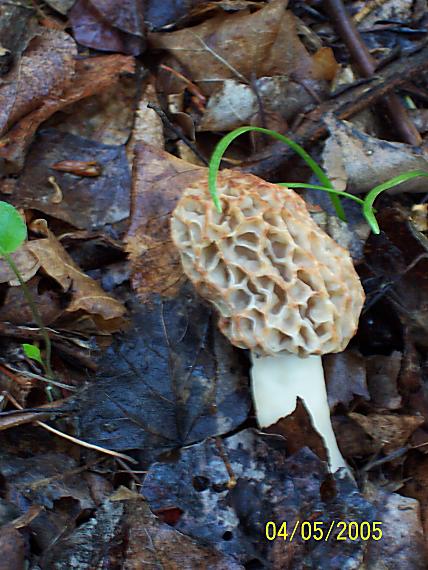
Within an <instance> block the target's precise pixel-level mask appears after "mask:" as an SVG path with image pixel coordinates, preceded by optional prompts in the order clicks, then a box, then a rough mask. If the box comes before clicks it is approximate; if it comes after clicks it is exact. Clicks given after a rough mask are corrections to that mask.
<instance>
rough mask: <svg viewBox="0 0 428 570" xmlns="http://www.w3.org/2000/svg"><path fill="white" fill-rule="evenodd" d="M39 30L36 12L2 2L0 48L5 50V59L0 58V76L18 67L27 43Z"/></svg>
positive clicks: (25, 6)
mask: <svg viewBox="0 0 428 570" xmlns="http://www.w3.org/2000/svg"><path fill="white" fill-rule="evenodd" d="M37 30H40V28H39V26H38V22H37V16H36V11H35V10H31V9H30V8H29V6H28V5H20V4H19V3H18V2H2V3H1V4H0V38H1V44H0V45H1V47H2V48H3V49H4V50H7V55H6V54H3V55H6V57H5V58H3V57H2V58H1V61H2V63H1V64H0V76H5V75H7V73H8V72H9V71H10V70H11V69H12V67H13V66H17V65H19V59H20V57H21V54H22V52H23V51H24V50H25V49H26V47H27V45H28V42H29V41H30V40H31V38H32V37H33V36H34V34H35V33H37Z"/></svg>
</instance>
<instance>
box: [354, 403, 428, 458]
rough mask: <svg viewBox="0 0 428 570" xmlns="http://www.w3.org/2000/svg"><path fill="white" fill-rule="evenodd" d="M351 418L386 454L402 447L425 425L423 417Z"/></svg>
mask: <svg viewBox="0 0 428 570" xmlns="http://www.w3.org/2000/svg"><path fill="white" fill-rule="evenodd" d="M349 417H350V418H352V419H353V420H355V421H356V422H357V423H358V424H359V425H360V426H361V427H362V428H363V429H364V431H365V432H366V433H367V434H368V435H370V437H372V438H373V439H374V440H375V441H376V442H377V443H378V445H379V447H382V449H383V450H384V451H385V453H390V452H391V451H394V450H395V449H398V448H400V447H402V446H403V445H404V444H405V443H406V441H407V440H408V439H409V437H410V436H411V435H412V433H413V432H414V431H415V429H417V428H418V427H419V426H421V425H422V424H423V423H424V421H425V420H424V418H423V417H422V416H409V415H404V414H403V415H395V414H368V415H366V416H365V415H363V414H357V413H356V412H351V413H350V414H349Z"/></svg>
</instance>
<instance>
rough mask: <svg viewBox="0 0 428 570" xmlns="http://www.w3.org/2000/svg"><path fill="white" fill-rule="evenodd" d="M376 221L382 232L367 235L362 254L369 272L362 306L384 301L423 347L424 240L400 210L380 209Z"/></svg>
mask: <svg viewBox="0 0 428 570" xmlns="http://www.w3.org/2000/svg"><path fill="white" fill-rule="evenodd" d="M380 203H381V201H380ZM377 218H378V221H379V224H380V227H381V228H382V233H381V234H380V235H378V236H377V235H374V234H371V235H370V236H369V239H368V240H367V242H366V246H365V251H364V253H365V256H364V263H365V265H366V267H367V269H368V270H369V272H370V273H369V277H368V278H366V280H365V283H366V284H367V285H366V292H367V293H368V294H367V301H366V304H367V306H368V307H370V306H373V307H374V309H376V305H378V304H379V302H380V301H382V298H384V299H385V301H386V302H387V303H388V305H389V307H390V309H389V310H390V313H395V314H396V315H398V316H399V319H400V321H401V324H402V326H405V327H406V328H407V329H408V334H409V335H410V336H411V338H412V341H413V342H416V343H417V344H419V345H421V346H427V344H428V341H427V339H428V336H427V333H428V297H427V292H428V272H427V267H428V239H427V238H426V236H425V235H424V234H422V233H421V232H418V230H416V228H415V227H414V226H413V225H412V223H411V222H410V221H409V218H408V216H407V214H406V212H405V211H403V209H402V208H390V207H381V208H380V209H379V211H378V214H377ZM391 309H392V310H391ZM383 326H384V327H385V323H384V324H383ZM401 334H402V333H401Z"/></svg>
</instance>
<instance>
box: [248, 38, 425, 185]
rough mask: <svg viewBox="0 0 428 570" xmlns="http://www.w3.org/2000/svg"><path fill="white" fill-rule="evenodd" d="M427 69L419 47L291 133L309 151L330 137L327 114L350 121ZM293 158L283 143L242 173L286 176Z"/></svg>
mask: <svg viewBox="0 0 428 570" xmlns="http://www.w3.org/2000/svg"><path fill="white" fill-rule="evenodd" d="M427 68H428V45H427V44H425V45H423V46H419V47H418V48H417V49H416V50H414V52H412V54H411V56H406V57H403V58H401V59H398V60H397V61H394V62H392V63H390V64H388V65H387V66H385V67H384V68H383V69H382V70H381V71H379V72H378V73H377V74H376V76H374V77H372V78H371V79H365V80H359V81H356V82H355V83H354V85H351V86H350V87H349V88H347V89H346V90H345V91H341V92H340V94H337V95H336V96H335V97H334V98H332V99H330V100H328V101H325V102H324V103H322V104H321V105H319V106H318V107H316V108H315V109H314V110H313V111H311V112H310V113H308V114H307V115H306V116H305V119H304V121H303V122H302V123H301V124H300V125H299V127H298V128H297V129H296V130H295V131H294V132H293V133H291V134H290V136H292V137H293V140H295V141H296V142H297V143H299V144H300V145H301V146H303V147H304V148H306V149H307V148H309V147H310V146H311V145H313V144H315V143H316V142H317V141H319V140H320V139H322V138H323V137H325V136H326V135H327V134H328V128H327V126H326V124H325V122H324V121H323V117H324V116H325V115H326V114H327V113H333V114H334V115H335V116H336V117H337V118H338V119H341V120H343V119H349V118H351V117H353V116H354V115H356V114H357V113H359V112H360V111H363V110H364V109H367V108H368V107H370V106H371V105H374V104H375V103H377V102H378V101H379V100H380V99H381V97H383V96H384V95H387V94H388V93H390V92H391V91H392V90H393V89H396V88H397V87H400V86H402V85H404V84H406V83H408V81H409V80H410V79H411V78H412V77H414V76H417V75H420V74H421V73H423V72H424V71H425V70H426V69H427ZM293 158H294V153H293V151H292V150H291V149H289V148H288V147H286V146H285V145H282V144H281V143H273V144H272V145H269V147H268V148H267V149H265V150H263V151H262V152H260V153H259V154H258V155H255V156H253V157H252V158H251V161H248V162H247V163H246V164H245V165H243V166H242V167H241V168H240V170H241V171H243V172H251V173H252V174H255V175H257V176H260V177H261V178H265V179H266V180H274V181H275V180H278V178H282V177H283V171H284V167H285V166H286V165H287V163H288V162H289V161H290V160H292V159H293Z"/></svg>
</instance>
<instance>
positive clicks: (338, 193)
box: [277, 182, 364, 206]
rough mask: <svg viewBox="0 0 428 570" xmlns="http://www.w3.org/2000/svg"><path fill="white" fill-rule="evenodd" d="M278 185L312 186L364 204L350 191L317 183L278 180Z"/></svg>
mask: <svg viewBox="0 0 428 570" xmlns="http://www.w3.org/2000/svg"><path fill="white" fill-rule="evenodd" d="M277 184H278V186H286V187H287V188H310V189H311V190H322V191H323V192H330V193H331V194H336V196H343V197H344V198H349V199H350V200H354V202H357V203H358V204H360V205H361V206H362V205H363V204H364V200H362V199H361V198H358V196H354V195H353V194H349V192H342V191H341V190H335V189H334V188H327V187H326V186H318V185H317V184H304V183H303V182H278V183H277Z"/></svg>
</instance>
